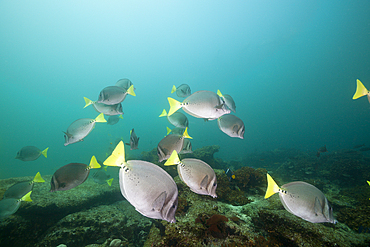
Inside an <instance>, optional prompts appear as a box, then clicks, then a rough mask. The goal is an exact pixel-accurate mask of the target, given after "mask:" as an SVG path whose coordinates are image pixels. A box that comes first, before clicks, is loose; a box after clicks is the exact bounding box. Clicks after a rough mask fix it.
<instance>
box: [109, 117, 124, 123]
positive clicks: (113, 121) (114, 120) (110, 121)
mask: <svg viewBox="0 0 370 247" xmlns="http://www.w3.org/2000/svg"><path fill="white" fill-rule="evenodd" d="M119 119H123V117H122V115H115V116H109V118H108V120H107V124H109V125H115V124H116V123H118V122H119Z"/></svg>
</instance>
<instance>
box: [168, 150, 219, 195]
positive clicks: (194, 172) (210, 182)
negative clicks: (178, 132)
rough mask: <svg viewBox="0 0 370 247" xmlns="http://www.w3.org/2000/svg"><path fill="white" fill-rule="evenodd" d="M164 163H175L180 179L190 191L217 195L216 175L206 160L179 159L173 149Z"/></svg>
mask: <svg viewBox="0 0 370 247" xmlns="http://www.w3.org/2000/svg"><path fill="white" fill-rule="evenodd" d="M164 165H165V166H170V165H177V172H178V173H179V176H180V178H181V180H182V181H183V182H184V183H185V184H186V185H187V186H188V187H189V188H190V190H191V191H193V192H195V193H197V194H199V195H210V196H212V197H213V198H215V197H217V195H216V188H217V177H216V174H215V172H214V170H213V169H212V167H210V166H209V165H208V164H207V163H206V162H204V161H202V160H198V159H183V160H181V161H180V159H179V157H178V155H177V152H176V150H174V151H173V153H172V154H171V157H170V158H169V159H168V160H167V161H166V163H165V164H164Z"/></svg>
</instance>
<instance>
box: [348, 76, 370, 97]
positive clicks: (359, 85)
mask: <svg viewBox="0 0 370 247" xmlns="http://www.w3.org/2000/svg"><path fill="white" fill-rule="evenodd" d="M368 92H369V91H368V90H367V89H366V87H365V86H364V84H362V82H361V81H360V80H359V79H357V88H356V93H355V95H353V98H352V99H358V98H360V97H362V96H365V95H366V94H368Z"/></svg>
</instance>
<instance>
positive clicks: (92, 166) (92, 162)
mask: <svg viewBox="0 0 370 247" xmlns="http://www.w3.org/2000/svg"><path fill="white" fill-rule="evenodd" d="M100 167H101V166H100V164H99V163H98V161H97V160H96V158H95V156H94V155H93V156H92V157H91V160H90V165H89V169H96V168H100Z"/></svg>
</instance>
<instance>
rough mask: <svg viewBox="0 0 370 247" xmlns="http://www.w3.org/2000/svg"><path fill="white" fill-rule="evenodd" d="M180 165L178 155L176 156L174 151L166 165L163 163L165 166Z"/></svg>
mask: <svg viewBox="0 0 370 247" xmlns="http://www.w3.org/2000/svg"><path fill="white" fill-rule="evenodd" d="M177 164H180V159H179V155H178V154H177V151H176V150H173V152H172V154H171V156H170V157H169V158H168V159H167V161H166V163H164V165H165V166H172V165H177Z"/></svg>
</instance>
